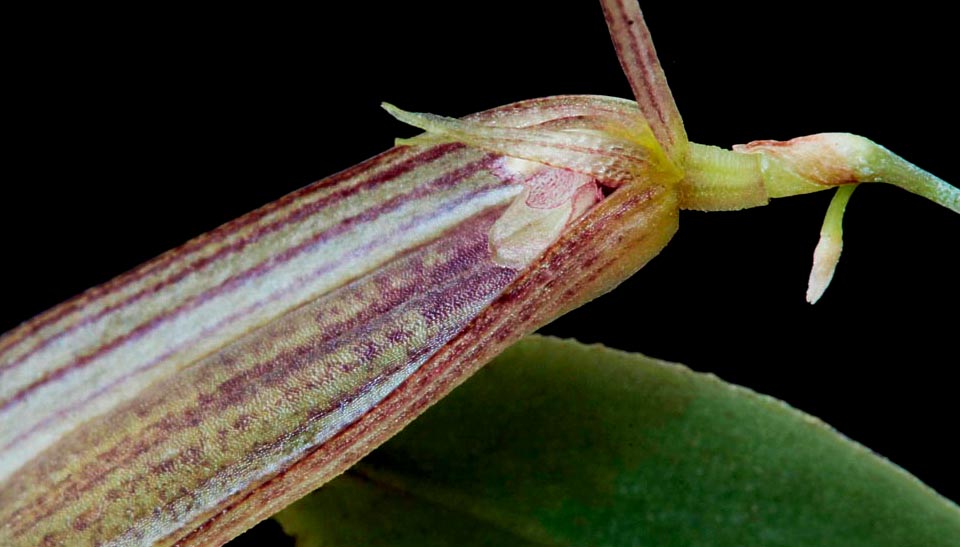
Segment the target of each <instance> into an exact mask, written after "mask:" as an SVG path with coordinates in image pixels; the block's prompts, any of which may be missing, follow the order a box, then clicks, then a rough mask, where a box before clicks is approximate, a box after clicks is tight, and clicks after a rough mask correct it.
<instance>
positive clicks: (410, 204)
mask: <svg viewBox="0 0 960 547" xmlns="http://www.w3.org/2000/svg"><path fill="white" fill-rule="evenodd" d="M592 112H596V113H597V115H598V116H601V117H604V119H609V118H611V117H618V116H623V117H624V118H628V117H635V116H636V111H635V107H631V106H630V105H629V103H626V102H624V101H608V100H601V99H596V98H577V97H566V98H556V99H550V100H538V101H529V102H526V103H519V104H518V105H511V106H508V107H503V108H501V109H496V110H494V111H490V112H489V113H486V117H484V115H481V116H480V118H479V119H481V120H487V121H491V122H496V123H500V124H511V125H512V126H523V125H525V124H538V123H542V122H543V121H546V120H550V119H555V118H563V117H573V118H575V117H577V116H589V115H590V114H591V113H592ZM509 160H511V158H505V157H503V156H500V155H497V154H494V153H491V152H489V151H483V150H479V149H476V148H471V147H466V146H463V145H459V144H451V143H443V144H431V145H424V146H416V147H401V148H397V149H394V150H392V151H390V152H387V153H386V154H384V155H382V156H379V157H377V158H374V159H372V160H370V161H368V162H366V163H364V164H361V165H359V166H357V167H356V168H354V169H351V170H349V171H347V172H345V173H344V174H341V175H338V176H336V177H332V178H331V179H327V180H325V181H321V182H319V183H316V184H314V185H312V186H310V187H307V188H305V189H304V190H302V191H300V192H297V193H295V194H293V195H291V196H288V197H287V198H284V199H282V200H281V201H279V202H277V203H275V204H271V205H268V206H267V207H265V208H263V209H261V210H259V211H256V212H254V213H251V214H250V215H248V216H246V217H243V218H241V219H238V220H237V221H234V222H232V223H230V224H227V225H225V226H224V227H222V228H220V229H218V230H216V231H214V232H211V233H210V234H207V235H206V236H202V237H201V238H198V240H195V241H193V242H190V243H188V244H186V245H185V246H184V247H182V248H181V249H178V250H176V251H173V252H172V253H168V254H167V255H164V256H162V257H160V258H158V259H157V260H155V261H154V262H151V263H148V264H147V265H145V266H143V267H141V268H140V269H138V270H135V271H134V272H131V273H130V274H127V275H125V276H123V277H121V278H118V279H117V280H115V281H113V282H110V283H108V284H107V285H105V286H103V287H101V288H98V289H94V290H92V291H90V292H88V293H87V294H85V295H82V296H80V297H78V299H76V300H74V301H72V302H68V303H66V304H64V305H62V306H61V307H59V308H55V309H54V310H51V311H50V312H48V313H47V314H45V315H42V316H40V317H38V318H37V319H35V320H33V321H32V322H30V323H27V324H25V325H24V326H22V327H20V328H19V329H17V330H15V331H13V332H11V333H9V334H8V335H6V336H5V337H4V339H3V340H0V380H2V381H0V388H2V392H0V397H2V398H0V401H2V402H0V420H2V423H3V429H2V431H0V470H2V471H3V472H4V474H3V478H2V479H0V481H2V482H0V544H3V545H12V546H27V545H31V546H32V545H67V544H69V545H76V546H83V545H107V544H109V545H151V544H158V545H171V544H174V543H176V544H179V545H220V544H222V543H224V542H226V541H228V540H229V539H230V538H232V537H233V536H235V535H237V534H238V533H240V532H242V531H243V530H244V529H246V528H248V527H249V526H251V525H252V524H254V523H255V522H257V521H259V520H261V519H263V518H265V517H267V516H269V515H271V514H272V513H274V512H276V511H277V510H279V509H280V508H282V507H283V506H285V505H286V504H288V503H290V502H292V501H294V500H295V499H297V498H298V497H300V496H302V495H304V494H306V493H307V492H309V491H310V490H312V489H313V488H315V487H316V486H318V485H320V484H322V483H323V482H325V481H326V480H328V479H329V478H331V477H332V476H335V475H336V474H338V473H339V472H341V471H342V470H343V469H345V468H346V467H347V466H349V465H350V464H352V463H353V462H354V461H356V460H357V459H359V458H360V457H362V456H363V455H364V454H365V453H367V452H369V451H370V450H371V449H372V448H374V447H375V446H376V445H378V444H379V443H381V442H383V441H384V440H385V439H386V438H388V437H389V436H390V435H392V433H394V432H396V430H398V429H399V428H401V427H402V426H403V425H404V424H405V423H407V422H409V420H411V419H413V418H414V417H415V416H416V415H417V414H419V413H420V412H422V411H423V410H424V409H425V408H426V407H427V406H428V405H429V404H431V403H432V402H434V401H436V400H437V399H438V398H439V397H441V396H442V395H443V394H444V393H446V392H447V391H449V390H450V389H452V388H453V387H454V386H455V385H457V384H458V383H459V382H461V381H462V380H463V379H465V378H466V377H467V376H468V375H469V374H470V373H471V372H473V371H474V370H475V369H476V368H478V367H479V366H481V365H482V364H483V363H485V362H486V361H487V360H489V359H490V358H491V357H493V356H494V355H495V354H496V353H498V352H499V351H500V350H501V349H502V348H503V347H505V346H506V345H507V344H509V343H511V342H513V341H514V340H516V339H517V338H519V337H520V336H522V335H523V334H524V333H526V332H529V331H531V330H533V329H535V328H536V327H537V326H539V325H541V324H543V323H544V322H546V321H548V320H550V319H551V318H552V317H554V316H556V315H557V314H558V313H561V312H563V311H566V310H567V309H570V308H572V307H575V306H577V305H579V304H581V303H583V302H584V301H586V300H588V299H590V298H592V297H594V296H596V295H597V294H599V293H601V292H604V291H605V290H608V289H609V288H610V287H611V286H612V285H613V284H615V283H617V282H619V281H620V280H622V279H623V278H625V277H626V276H628V275H629V274H631V273H633V271H635V270H636V269H638V268H639V267H641V266H642V265H643V264H644V263H645V262H646V261H647V260H649V258H651V257H652V256H653V255H654V254H656V252H658V251H659V249H660V248H662V246H663V245H664V244H665V243H666V241H667V240H668V239H669V238H670V236H672V234H673V232H674V230H675V229H676V211H677V203H676V196H675V192H674V191H673V188H672V186H670V185H669V184H661V183H658V182H657V181H655V180H648V181H643V182H642V183H636V184H627V185H622V186H620V188H618V190H617V191H616V192H614V193H613V194H611V195H610V196H609V197H607V198H605V199H604V200H603V201H602V202H600V203H599V204H597V205H595V206H593V207H592V209H590V206H591V205H590V204H591V203H594V202H595V201H596V200H598V199H600V197H601V194H600V193H599V191H596V190H593V191H586V190H584V189H585V188H587V187H590V186H591V185H594V183H589V182H585V181H584V178H583V175H582V174H577V173H573V172H570V171H563V170H555V171H556V173H553V175H551V176H556V177H557V178H558V179H564V177H569V178H570V181H571V182H569V183H566V186H565V185H564V183H562V181H561V183H558V188H566V189H565V190H562V191H558V195H561V194H562V196H564V199H561V200H559V201H561V202H563V206H565V207H566V208H567V209H569V211H570V212H568V213H564V214H565V215H566V216H564V219H565V222H566V223H567V224H566V229H564V230H563V231H561V232H560V233H559V234H558V235H556V236H555V237H554V239H551V240H549V241H540V244H541V245H543V246H546V247H548V248H546V249H545V250H541V251H540V252H539V253H538V256H537V257H536V260H533V261H532V262H530V263H529V264H521V263H512V262H509V261H508V262H506V263H505V262H504V261H498V260H495V257H494V254H495V249H492V248H491V247H492V246H496V245H493V244H492V243H491V240H490V237H491V234H496V233H500V232H503V231H504V230H503V229H502V228H501V229H499V230H498V229H497V226H498V221H500V220H501V219H502V218H503V215H504V212H505V211H507V210H508V209H509V208H510V207H515V206H516V203H517V199H518V198H519V197H520V196H521V194H523V199H526V198H527V197H529V190H525V188H529V187H530V184H531V183H530V182H529V180H528V179H529V178H530V176H531V173H530V172H528V169H527V168H524V169H516V168H515V165H516V164H512V163H510V161H509ZM527 167H528V168H529V166H527ZM544 169H551V170H552V168H547V167H545V166H539V167H538V166H534V170H535V171H536V173H540V174H541V175H542V172H543V171H542V170H544ZM536 173H535V174H534V175H533V177H534V179H536V178H537V176H538V175H537V174H536ZM541 178H542V176H541ZM525 181H527V182H526V184H527V186H524V184H525ZM553 182H556V181H552V179H551V183H553ZM622 182H623V181H618V183H622ZM619 185H620V184H618V186H619ZM571 189H573V190H576V191H575V192H571V191H570V190H571ZM584 195H586V196H594V197H591V198H590V199H589V200H588V202H587V204H586V205H584V204H583V199H582V196H584ZM574 196H580V197H578V198H577V199H576V200H574ZM568 198H569V199H568ZM564 200H567V201H564ZM547 201H549V200H547ZM511 203H513V204H514V205H513V206H511ZM535 204H540V203H535ZM540 205H542V204H540ZM558 207H559V205H558ZM587 209H589V212H586V211H587ZM574 211H576V213H574ZM583 213H586V214H585V216H583V217H582V218H580V219H579V220H577V218H575V217H576V216H577V215H579V214H583ZM501 225H502V223H501ZM515 232H516V233H522V231H520V232H517V231H514V232H510V234H513V233H515ZM514 239H516V238H515V237H513V236H510V235H509V234H508V236H506V237H505V238H504V241H507V242H508V243H507V244H505V245H509V244H513V243H512V242H513V240H514ZM521 239H524V238H522V237H521ZM534 239H536V238H534ZM527 240H529V238H526V240H525V241H527ZM520 244H521V245H522V244H523V241H521V242H520ZM500 250H501V251H502V250H503V249H500ZM508 250H509V249H508ZM508 254H509V253H508ZM521 254H522V253H521Z"/></svg>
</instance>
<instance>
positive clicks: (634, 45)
mask: <svg viewBox="0 0 960 547" xmlns="http://www.w3.org/2000/svg"><path fill="white" fill-rule="evenodd" d="M617 8H618V10H619V11H620V14H622V15H624V16H626V14H627V9H626V6H625V5H624V2H623V0H617ZM607 23H608V25H610V28H611V29H613V28H614V26H619V27H620V28H623V24H624V23H625V21H622V20H613V19H612V18H611V17H607ZM636 25H641V26H645V24H644V23H643V22H642V20H641V21H635V22H633V25H628V26H629V27H633V26H636ZM623 30H625V31H627V32H626V34H627V37H628V38H629V40H628V41H627V44H623V43H622V42H621V40H618V39H617V38H616V37H614V40H613V45H614V47H615V48H616V50H617V52H618V53H620V54H621V55H620V59H621V62H620V64H621V65H622V66H623V70H624V72H626V73H627V79H628V80H630V87H631V88H632V89H633V92H634V95H635V96H636V98H637V101H638V104H639V105H640V110H641V111H642V112H643V113H644V114H645V115H647V114H656V117H657V119H659V120H660V124H659V125H651V129H653V131H654V133H655V134H657V140H659V141H661V143H662V144H667V143H669V144H671V145H672V144H673V135H671V134H670V130H669V129H668V128H667V127H666V125H667V122H666V116H665V114H664V113H663V111H662V105H661V104H660V101H659V100H658V97H657V95H656V93H655V92H654V89H655V88H656V87H657V86H656V85H655V82H654V81H653V80H652V79H651V77H650V72H649V70H648V69H649V68H650V67H649V66H648V63H649V62H650V61H651V60H652V61H653V62H654V63H656V62H658V61H657V60H656V57H653V58H652V59H651V58H650V57H649V56H648V55H642V54H641V53H642V51H644V50H641V48H640V43H639V42H638V41H637V40H636V39H635V38H637V37H636V36H635V35H634V33H633V32H630V31H629V30H630V29H629V28H626V29H623ZM618 34H620V33H618ZM640 38H641V39H642V37H640ZM648 38H649V36H648ZM641 41H642V40H641ZM646 42H647V43H648V44H649V42H650V40H649V39H648V40H646ZM624 45H626V46H628V47H629V49H630V53H632V54H633V56H634V57H635V58H636V59H637V63H636V64H635V65H631V64H628V63H626V62H625V59H623V55H622V52H623V49H624ZM652 48H653V46H652V45H650V47H649V48H646V49H648V50H650V54H651V55H652V54H653V51H652ZM638 73H639V75H640V78H639V79H638V78H635V77H631V74H633V75H636V74H638ZM638 80H639V81H638ZM641 83H642V84H645V85H641ZM638 92H642V94H645V95H646V96H647V101H641V100H640V96H639V95H640V94H641V93H638ZM644 107H646V108H644ZM651 109H652V111H651ZM648 121H649V120H648Z"/></svg>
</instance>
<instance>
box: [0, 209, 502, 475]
mask: <svg viewBox="0 0 960 547" xmlns="http://www.w3.org/2000/svg"><path fill="white" fill-rule="evenodd" d="M487 191H488V190H477V191H474V192H471V193H470V194H467V195H464V196H461V197H460V198H458V199H457V200H454V201H451V202H450V203H449V204H446V205H445V206H444V207H443V208H442V209H437V210H435V211H433V212H431V213H429V214H423V215H418V216H414V217H412V218H411V219H410V220H409V221H408V222H407V223H406V224H405V225H404V226H403V227H402V228H401V229H399V230H397V231H396V232H394V235H393V237H392V238H391V239H388V240H380V241H377V242H372V243H369V244H367V245H365V246H364V247H362V248H359V249H356V250H355V251H354V252H352V253H351V255H350V256H353V257H355V256H363V255H364V254H365V253H367V252H369V251H370V250H372V249H374V248H376V247H377V246H383V245H388V244H391V243H393V242H394V241H393V240H396V239H397V238H398V235H399V234H401V233H403V231H405V230H407V229H409V228H411V227H413V226H416V225H417V224H419V223H421V222H425V221H429V220H431V219H433V218H435V217H437V216H439V215H441V214H443V213H446V212H449V211H450V210H452V209H453V208H455V207H457V206H459V205H461V204H463V203H466V202H468V201H470V200H472V199H474V198H476V197H478V196H481V195H483V194H484V193H486V192H487ZM483 215H484V213H480V215H477V216H474V217H472V218H474V219H481V220H482V219H483ZM434 242H436V240H434ZM481 244H484V245H485V241H484V242H482V243H481ZM426 245H429V243H428V244H424V245H421V246H420V247H419V248H420V249H422V248H423V247H424V246H426ZM476 245H477V243H476V242H474V243H472V244H471V247H476ZM414 252H415V251H413V250H412V251H411V252H410V254H408V255H407V256H410V255H411V254H413V253H414ZM458 258H459V255H458V256H453V257H450V258H449V259H448V260H447V261H446V262H445V263H444V265H445V267H446V266H456V263H457V259H458ZM475 265H476V263H475V262H471V263H469V264H468V267H474V266H475ZM334 266H335V265H324V266H321V267H320V268H318V269H316V270H314V271H313V272H311V273H310V274H307V275H305V276H301V277H300V278H299V279H298V283H297V284H295V285H292V286H289V287H286V288H284V289H282V290H280V291H278V292H276V293H274V294H273V295H271V296H270V299H269V300H267V301H261V302H258V303H255V304H252V305H250V306H248V307H247V308H246V309H244V310H241V311H239V312H237V313H234V314H233V315H231V316H230V317H227V318H225V319H223V320H221V321H220V322H219V323H218V324H217V325H214V326H212V327H208V328H207V329H205V330H204V331H203V332H201V333H200V335H198V336H197V337H195V339H196V338H201V337H203V336H205V335H207V334H209V333H210V332H213V331H214V330H216V329H217V328H219V327H221V326H222V325H225V324H227V323H229V322H231V321H233V320H236V319H237V318H240V317H242V316H243V315H245V314H248V313H250V312H252V311H255V309H256V308H258V307H261V306H262V305H263V304H265V303H268V302H269V301H272V300H276V299H277V298H280V297H282V296H285V295H286V294H288V293H289V292H292V291H295V290H297V289H298V288H301V287H302V286H304V285H306V284H308V283H309V282H310V281H312V280H313V279H315V278H316V277H319V276H321V275H323V274H324V273H326V272H327V271H329V270H330V269H331V268H332V267H334ZM422 274H423V272H421V275H422ZM475 275H476V274H475ZM442 277H443V278H445V279H447V280H448V283H447V285H448V288H447V289H446V290H447V291H449V290H450V288H449V285H452V284H453V283H452V282H451V281H449V280H450V277H451V276H442ZM454 288H455V287H454ZM422 298H424V297H423V296H421V297H419V298H416V297H415V298H414V300H419V299H422ZM398 305H402V304H400V303H398ZM368 311H371V312H372V311H373V310H372V309H370V310H368ZM356 319H357V318H356V317H355V318H353V319H351V321H353V322H354V323H355V322H356ZM359 319H361V321H362V322H365V321H363V319H364V316H362V315H361V316H360V317H359ZM342 336H343V333H341V332H335V333H331V334H330V335H329V336H325V337H323V338H322V339H321V340H311V341H309V342H308V346H310V347H316V346H317V345H318V344H324V343H327V344H328V343H330V342H332V341H333V340H335V339H337V338H341V337H342ZM191 342H192V340H191V341H187V342H184V343H183V344H181V346H178V347H177V348H174V349H171V350H170V351H168V352H167V353H166V354H164V355H162V356H160V357H158V358H157V359H155V360H154V361H152V362H150V363H147V364H146V365H143V366H141V367H138V368H137V369H135V370H133V371H130V372H129V373H127V374H125V375H124V376H122V377H120V378H117V379H116V380H114V381H113V382H111V383H110V384H109V385H107V386H104V387H103V388H101V389H100V390H98V391H97V392H95V393H93V394H91V395H90V396H88V397H87V398H86V399H84V400H82V401H79V402H78V403H77V404H75V405H73V406H71V407H70V408H67V409H61V410H59V411H57V412H56V413H55V414H54V415H52V416H49V417H47V418H45V419H44V420H43V421H41V422H39V423H38V424H36V425H34V426H33V427H32V428H31V429H30V430H29V431H27V432H25V433H23V434H21V435H20V436H18V437H17V438H16V439H14V440H13V441H11V442H10V443H9V444H8V445H6V446H4V447H3V449H0V450H6V449H7V448H9V447H10V446H11V445H13V444H15V443H16V442H18V441H20V440H22V439H23V438H25V437H26V436H28V435H30V434H31V433H33V432H35V431H36V430H38V429H41V428H43V427H45V426H46V425H47V424H49V423H50V421H52V420H54V419H56V418H60V417H62V416H65V415H66V414H68V413H70V412H72V411H74V410H76V409H77V408H79V407H81V406H82V405H84V404H86V403H88V402H89V401H91V400H93V399H95V398H96V397H98V396H99V395H101V394H102V393H104V392H105V391H108V390H109V389H111V388H113V387H114V386H116V385H117V384H119V383H122V382H124V381H126V380H128V379H129V378H131V377H133V376H135V375H137V374H139V373H141V372H143V371H145V370H147V369H149V368H150V367H152V366H155V365H156V364H157V363H159V362H160V361H162V360H163V359H166V358H168V357H169V356H170V355H172V354H174V353H176V352H177V351H179V349H180V348H182V347H183V346H185V345H188V344H190V343H191ZM302 347H303V346H297V347H295V348H291V349H289V350H287V351H285V352H284V353H283V354H281V355H278V356H276V357H275V358H273V359H270V360H269V363H276V362H278V361H282V360H284V359H288V358H289V357H290V356H292V355H294V354H296V353H297V352H298V351H300V350H301V349H302ZM271 366H272V365H271ZM243 374H245V373H243ZM227 381H230V380H227ZM105 476H106V474H105V475H102V476H99V477H98V479H100V480H102V479H103V477H105ZM64 480H69V478H66V479H64ZM59 484H62V482H61V483H59ZM59 484H58V485H56V486H55V487H54V488H57V489H58V488H59Z"/></svg>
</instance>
